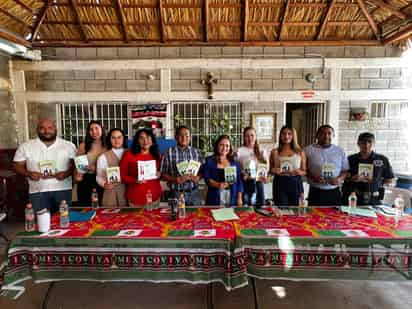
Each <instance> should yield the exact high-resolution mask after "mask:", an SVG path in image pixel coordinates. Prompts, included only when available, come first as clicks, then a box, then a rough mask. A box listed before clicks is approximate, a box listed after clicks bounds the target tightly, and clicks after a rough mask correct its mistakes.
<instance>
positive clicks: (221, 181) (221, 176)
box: [203, 135, 243, 206]
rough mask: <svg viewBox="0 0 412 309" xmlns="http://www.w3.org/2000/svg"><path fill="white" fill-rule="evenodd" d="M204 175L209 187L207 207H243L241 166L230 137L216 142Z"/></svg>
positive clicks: (221, 137) (224, 137)
mask: <svg viewBox="0 0 412 309" xmlns="http://www.w3.org/2000/svg"><path fill="white" fill-rule="evenodd" d="M203 173H204V179H205V181H206V184H207V186H208V189H207V197H206V205H224V206H236V205H237V206H242V192H243V185H242V180H241V176H240V166H239V163H238V162H237V161H235V159H234V153H233V149H232V144H231V142H230V138H229V136H227V135H221V136H220V137H219V138H218V139H217V140H216V142H215V145H214V151H213V155H212V156H210V157H208V158H206V163H205V166H204V169H203Z"/></svg>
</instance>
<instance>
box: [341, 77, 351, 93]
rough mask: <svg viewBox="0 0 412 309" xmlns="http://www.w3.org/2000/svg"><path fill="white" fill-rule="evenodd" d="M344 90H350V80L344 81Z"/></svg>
mask: <svg viewBox="0 0 412 309" xmlns="http://www.w3.org/2000/svg"><path fill="white" fill-rule="evenodd" d="M341 87H342V90H348V89H349V79H342V85H341Z"/></svg>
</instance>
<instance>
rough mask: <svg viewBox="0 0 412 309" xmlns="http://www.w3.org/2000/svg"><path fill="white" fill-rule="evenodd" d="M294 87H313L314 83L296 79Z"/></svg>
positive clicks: (304, 88)
mask: <svg viewBox="0 0 412 309" xmlns="http://www.w3.org/2000/svg"><path fill="white" fill-rule="evenodd" d="M293 89H295V90H307V89H313V84H312V83H308V82H307V81H306V80H305V79H294V80H293Z"/></svg>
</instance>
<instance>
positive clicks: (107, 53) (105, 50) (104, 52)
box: [97, 47, 118, 59]
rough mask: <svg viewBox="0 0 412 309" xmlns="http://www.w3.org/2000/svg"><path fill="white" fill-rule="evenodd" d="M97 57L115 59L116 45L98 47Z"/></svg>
mask: <svg viewBox="0 0 412 309" xmlns="http://www.w3.org/2000/svg"><path fill="white" fill-rule="evenodd" d="M97 58H99V59H117V58H118V53H117V47H98V48H97Z"/></svg>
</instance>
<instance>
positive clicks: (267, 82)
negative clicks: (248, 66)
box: [252, 79, 273, 90]
mask: <svg viewBox="0 0 412 309" xmlns="http://www.w3.org/2000/svg"><path fill="white" fill-rule="evenodd" d="M252 87H253V90H272V89H273V82H272V80H271V79H255V80H253V81H252Z"/></svg>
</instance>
